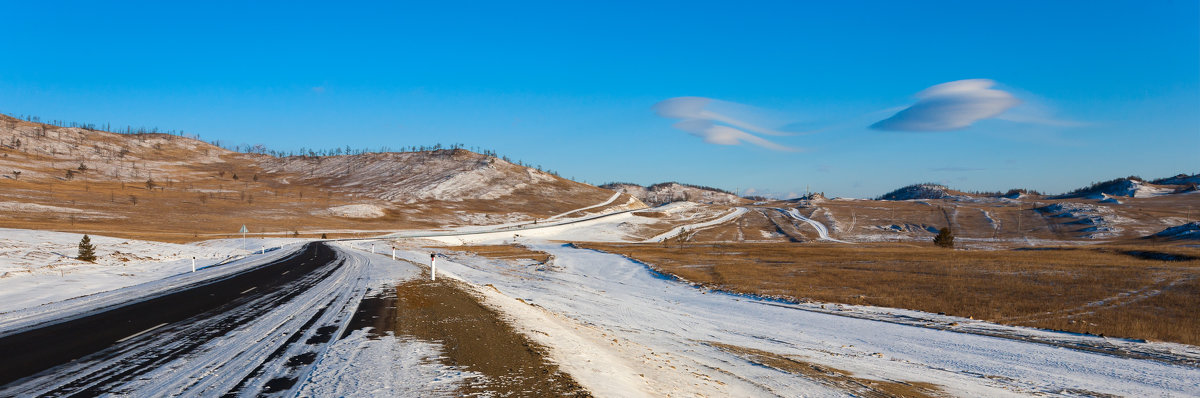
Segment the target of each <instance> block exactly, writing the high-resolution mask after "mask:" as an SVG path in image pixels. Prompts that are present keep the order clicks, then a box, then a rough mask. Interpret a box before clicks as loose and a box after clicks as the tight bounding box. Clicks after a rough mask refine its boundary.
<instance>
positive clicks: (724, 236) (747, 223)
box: [691, 209, 816, 242]
mask: <svg viewBox="0 0 1200 398" xmlns="http://www.w3.org/2000/svg"><path fill="white" fill-rule="evenodd" d="M771 213H779V212H777V211H774V210H765V209H764V210H762V211H760V209H751V211H748V212H746V214H743V215H742V216H741V217H738V218H737V219H735V220H732V221H730V222H727V223H724V224H720V225H716V226H713V227H710V228H705V229H702V230H699V231H696V233H695V234H693V235H692V236H691V240H692V241H696V242H746V241H749V242H763V241H767V242H787V241H789V240H795V241H800V240H804V238H803V237H799V238H793V233H795V231H794V229H793V230H785V229H784V228H786V227H788V225H787V224H785V225H784V226H780V225H779V224H775V223H773V222H772V219H771V218H768V216H767V215H764V214H768V215H769V214H771ZM814 235H816V234H815V233H814ZM794 236H800V235H798V234H797V235H794Z"/></svg>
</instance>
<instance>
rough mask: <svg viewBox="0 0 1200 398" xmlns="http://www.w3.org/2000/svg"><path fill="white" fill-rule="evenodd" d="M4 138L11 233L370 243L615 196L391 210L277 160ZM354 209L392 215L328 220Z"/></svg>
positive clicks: (59, 137)
mask: <svg viewBox="0 0 1200 398" xmlns="http://www.w3.org/2000/svg"><path fill="white" fill-rule="evenodd" d="M0 138H4V139H2V140H0V227H8V228H26V229H40V230H57V231H70V232H80V233H92V234H100V235H108V236H117V237H125V238H137V239H149V240H159V241H171V242H186V241H195V240H202V239H212V238H216V237H225V236H234V235H236V231H238V230H239V229H240V228H241V226H242V225H243V224H244V225H246V226H247V228H248V229H249V230H250V232H251V233H252V234H264V235H266V236H300V237H319V236H320V235H321V234H322V233H326V234H328V236H329V237H331V238H332V237H335V236H336V237H357V236H360V235H362V234H360V233H357V232H355V231H395V230H400V229H430V228H439V227H444V226H448V225H461V224H473V223H484V224H487V223H502V222H508V221H509V220H511V216H513V215H514V213H516V214H524V215H527V216H529V217H531V218H536V217H548V216H550V215H554V214H558V213H561V212H564V211H569V210H570V209H575V208H581V207H585V206H589V205H593V204H596V203H599V202H601V201H604V200H605V199H607V198H608V197H610V196H611V194H612V193H611V192H609V191H606V190H601V189H597V188H595V187H592V186H589V185H586V184H581V183H578V182H574V181H569V180H565V179H555V180H553V181H548V182H543V183H541V184H537V185H531V186H528V187H524V188H521V189H518V190H516V191H515V192H513V194H512V195H509V196H506V197H504V198H502V199H501V200H482V199H475V200H462V201H449V202H440V201H424V202H418V203H406V202H403V201H397V202H386V201H383V200H380V199H374V196H371V194H370V192H369V189H368V188H369V187H359V188H357V189H358V190H357V191H356V190H355V189H356V188H345V187H342V186H341V185H339V183H340V181H338V178H313V179H306V178H305V177H306V176H304V175H297V174H295V173H286V172H279V173H267V172H265V171H264V169H263V168H262V167H260V166H259V161H260V160H262V159H263V158H264V156H265V155H252V154H242V153H235V152H230V151H227V150H224V149H221V148H218V147H215V146H212V145H208V144H206V143H203V142H199V141H196V140H192V139H189V138H183V137H177V136H169V135H163V134H144V135H119V134H112V133H106V132H99V131H88V130H83V129H65V128H57V127H53V126H46V125H41V124H37V123H29V122H23V121H17V120H15V119H12V118H9V117H6V116H3V115H0ZM18 140H19V141H20V143H19V144H17V142H16V141H18ZM451 154H452V156H454V157H455V158H456V159H457V158H464V159H465V160H463V161H464V162H467V163H470V162H472V161H477V160H479V159H481V158H483V155H479V154H475V153H472V152H468V151H465V150H458V151H452V152H451ZM430 156H433V155H432V154H431V155H430ZM368 157H369V156H368ZM81 165H83V166H81ZM502 166H504V167H509V168H511V170H509V171H510V172H513V173H522V174H523V173H525V172H526V171H525V169H524V168H522V167H519V166H515V165H508V164H505V165H502ZM18 172H19V173H20V174H18ZM147 180H153V186H151V185H150V184H147ZM547 198H554V200H547ZM622 199H627V198H622ZM621 203H624V202H621ZM348 204H371V205H377V206H380V207H381V208H383V209H385V214H384V216H383V217H378V218H368V219H363V218H344V217H338V216H334V215H331V214H329V213H328V212H326V209H328V208H330V207H335V206H341V205H348ZM31 205H32V206H31ZM39 206H52V207H50V208H46V207H39ZM485 216H486V218H485ZM297 233H298V235H295V234H297Z"/></svg>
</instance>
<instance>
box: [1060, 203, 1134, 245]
mask: <svg viewBox="0 0 1200 398" xmlns="http://www.w3.org/2000/svg"><path fill="white" fill-rule="evenodd" d="M1037 211H1039V212H1041V213H1044V214H1049V215H1050V217H1058V218H1074V219H1077V220H1076V221H1072V222H1069V223H1067V224H1069V225H1078V226H1082V228H1080V229H1077V230H1075V232H1082V233H1084V235H1083V236H1084V237H1086V238H1089V239H1098V238H1113V237H1117V236H1120V234H1121V232H1123V231H1124V230H1125V229H1124V228H1121V227H1119V226H1118V225H1120V224H1125V223H1129V222H1131V221H1132V220H1130V219H1128V218H1125V217H1121V216H1119V215H1117V214H1116V212H1115V211H1114V210H1113V209H1110V208H1108V207H1107V206H1097V205H1093V204H1087V203H1075V202H1060V203H1054V204H1051V205H1047V206H1044V207H1040V208H1038V209H1037Z"/></svg>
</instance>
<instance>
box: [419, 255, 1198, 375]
mask: <svg viewBox="0 0 1200 398" xmlns="http://www.w3.org/2000/svg"><path fill="white" fill-rule="evenodd" d="M530 244H531V246H532V247H533V248H534V249H537V250H544V251H546V252H548V253H550V254H551V255H553V256H554V262H553V266H551V267H529V266H514V265H509V264H507V263H503V262H498V261H493V260H488V259H483V258H475V257H462V258H456V259H455V261H452V262H442V263H439V266H438V269H439V270H440V271H443V270H444V272H446V273H449V274H452V275H453V276H454V277H457V278H461V279H463V280H465V281H467V282H470V283H471V284H473V285H475V286H477V287H479V291H480V292H482V293H483V294H485V296H486V297H487V298H488V302H489V303H491V304H492V305H494V306H497V307H499V308H501V309H503V310H504V312H506V313H507V314H509V315H510V316H512V317H513V318H514V319H515V321H516V323H517V324H518V325H519V326H520V327H521V328H523V329H524V330H525V331H526V332H527V334H528V335H529V336H531V337H532V338H534V339H535V340H538V341H539V342H541V343H542V344H544V345H546V346H548V347H551V350H552V352H553V353H552V355H553V356H554V357H555V358H556V359H557V360H558V361H559V362H560V363H561V364H562V366H563V368H564V369H566V370H567V371H569V372H571V373H572V374H573V375H574V376H575V377H576V378H577V379H578V380H579V381H580V382H581V383H583V384H584V385H585V386H587V387H588V388H589V389H591V390H592V391H593V392H594V393H596V394H597V395H598V396H637V395H643V396H675V395H679V396H692V395H702V396H843V395H848V394H849V393H848V392H847V391H844V390H842V389H839V388H836V387H835V386H831V385H827V384H822V383H821V382H820V381H819V380H813V379H809V378H805V377H801V376H798V375H795V374H790V373H786V372H782V371H779V370H776V369H774V368H770V367H765V366H761V365H758V364H756V363H753V362H751V361H747V360H746V359H744V358H742V357H739V356H736V355H733V354H730V353H728V352H726V351H723V350H721V349H718V348H715V347H714V346H713V345H712V344H710V343H709V342H717V343H722V344H731V345H736V346H741V347H748V348H752V349H757V350H763V351H767V352H771V353H775V354H778V355H782V356H785V357H788V358H793V359H796V360H799V361H804V362H810V363H814V364H819V365H824V366H829V367H833V368H837V369H842V370H845V371H848V372H851V373H853V374H854V375H855V377H862V378H868V379H878V380H894V381H907V382H913V381H920V382H928V383H933V384H936V385H939V386H941V387H942V388H943V389H944V390H945V391H946V392H948V393H950V394H951V395H958V396H1002V395H1030V394H1032V395H1038V394H1068V395H1097V394H1116V395H1125V396H1195V395H1196V394H1200V369H1197V368H1196V367H1194V366H1183V365H1172V364H1167V363H1163V362H1159V361H1151V360H1138V359H1128V358H1121V357H1118V356H1111V355H1104V354H1098V353H1094V352H1089V351H1081V350H1073V349H1065V348H1063V347H1061V346H1055V345H1049V344H1038V343H1030V342H1027V341H1021V340H1013V339H1005V338H996V337H989V336H982V335H976V334H970V333H959V332H955V331H948V330H938V329H931V328H927V327H917V326H913V325H906V324H903V323H897V322H888V321H884V320H879V319H870V317H869V316H868V317H851V316H840V315H838V314H832V313H822V312H819V311H802V310H797V309H796V308H789V307H788V306H778V305H764V304H767V303H773V302H771V301H765V300H760V299H753V298H746V297H738V296H732V295H727V294H718V293H709V292H706V291H703V290H700V289H696V288H694V287H692V286H690V285H688V284H685V283H681V282H678V281H672V280H669V279H666V278H663V277H661V276H659V275H656V274H654V273H652V272H651V271H649V270H648V269H647V268H646V267H645V266H643V265H641V264H638V263H636V262H633V261H631V260H629V259H626V258H624V257H620V256H616V255H612V254H606V253H600V252H595V251H591V250H583V249H577V248H573V247H570V246H566V245H562V244H557V243H533V242H531V243H530ZM404 256H405V257H407V258H409V259H410V260H413V261H422V259H427V258H428V257H427V256H428V254H427V253H422V252H405V253H404ZM878 312H880V313H882V312H883V311H878ZM876 316H880V315H879V314H876ZM1182 347H1184V348H1185V349H1186V348H1187V347H1188V346H1182Z"/></svg>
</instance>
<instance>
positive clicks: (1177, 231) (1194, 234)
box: [1154, 221, 1200, 240]
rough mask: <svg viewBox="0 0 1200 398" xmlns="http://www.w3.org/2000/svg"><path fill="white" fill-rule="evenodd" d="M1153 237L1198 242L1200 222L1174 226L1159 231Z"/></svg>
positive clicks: (1199, 238)
mask: <svg viewBox="0 0 1200 398" xmlns="http://www.w3.org/2000/svg"><path fill="white" fill-rule="evenodd" d="M1154 236H1156V237H1160V238H1167V239H1172V240H1200V221H1194V222H1190V223H1187V224H1182V225H1176V226H1174V227H1170V228H1167V229H1164V230H1162V231H1159V232H1158V233H1156V234H1154Z"/></svg>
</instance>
